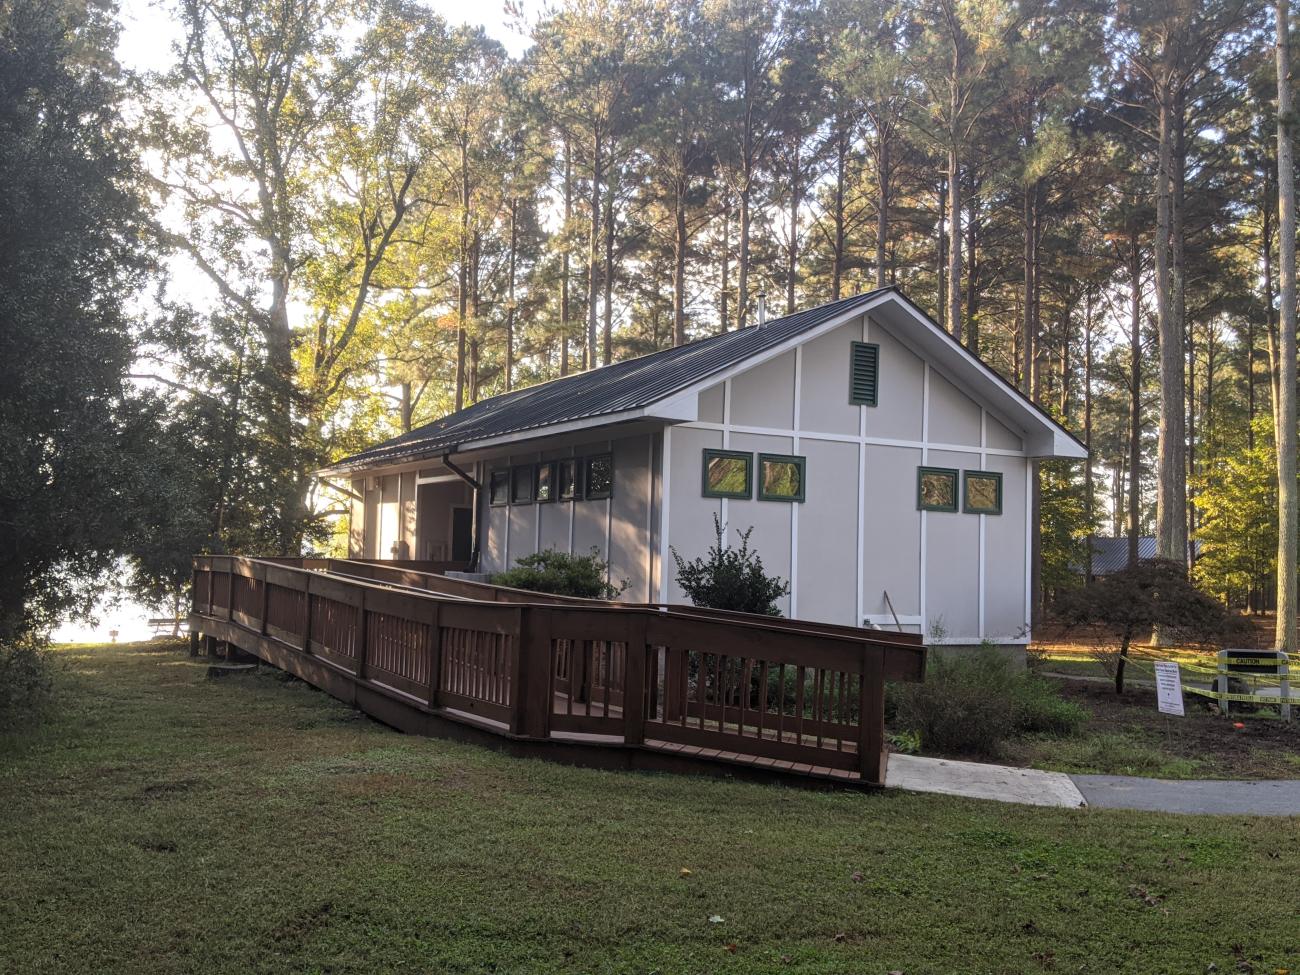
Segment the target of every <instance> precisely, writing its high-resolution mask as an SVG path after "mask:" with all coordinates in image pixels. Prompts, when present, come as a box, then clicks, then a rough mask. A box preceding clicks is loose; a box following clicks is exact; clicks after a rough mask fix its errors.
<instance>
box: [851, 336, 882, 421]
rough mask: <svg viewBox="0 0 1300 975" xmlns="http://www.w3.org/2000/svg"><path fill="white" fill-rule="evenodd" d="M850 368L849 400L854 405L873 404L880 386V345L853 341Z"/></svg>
mask: <svg viewBox="0 0 1300 975" xmlns="http://www.w3.org/2000/svg"><path fill="white" fill-rule="evenodd" d="M850 368H851V369H852V374H851V375H850V377H849V402H850V403H852V404H853V405H854V406H875V405H876V394H877V392H878V391H879V388H880V384H879V377H880V346H878V345H875V344H873V343H871V342H854V343H853V355H852V361H851V365H850Z"/></svg>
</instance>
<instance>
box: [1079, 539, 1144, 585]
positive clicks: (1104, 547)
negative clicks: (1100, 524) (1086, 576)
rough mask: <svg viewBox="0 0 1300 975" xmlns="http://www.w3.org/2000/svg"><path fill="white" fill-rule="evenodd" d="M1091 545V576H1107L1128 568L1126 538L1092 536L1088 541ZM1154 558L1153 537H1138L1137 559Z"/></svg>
mask: <svg viewBox="0 0 1300 975" xmlns="http://www.w3.org/2000/svg"><path fill="white" fill-rule="evenodd" d="M1088 541H1089V544H1091V545H1092V574H1093V575H1095V576H1104V575H1109V574H1110V573H1112V572H1118V571H1119V570H1120V569H1125V568H1128V536H1127V535H1121V536H1119V537H1118V538H1111V537H1109V536H1106V535H1093V536H1092V537H1091V538H1090V539H1089V540H1088ZM1155 557H1156V540H1155V536H1154V535H1141V536H1139V537H1138V558H1139V559H1154V558H1155Z"/></svg>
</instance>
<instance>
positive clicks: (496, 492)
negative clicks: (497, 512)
mask: <svg viewBox="0 0 1300 975" xmlns="http://www.w3.org/2000/svg"><path fill="white" fill-rule="evenodd" d="M488 503H489V504H491V505H492V506H493V507H494V508H499V507H501V505H503V504H509V503H510V471H509V470H499V471H493V472H492V473H491V474H489V475H488Z"/></svg>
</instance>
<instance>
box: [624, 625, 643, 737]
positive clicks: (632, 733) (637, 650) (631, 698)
mask: <svg viewBox="0 0 1300 975" xmlns="http://www.w3.org/2000/svg"><path fill="white" fill-rule="evenodd" d="M634 612H635V611H634ZM627 631H628V633H627V644H626V648H627V649H626V650H625V651H624V660H623V741H624V743H625V744H628V745H639V744H641V743H642V742H643V741H645V702H646V681H645V677H646V654H647V652H648V650H647V647H646V620H645V616H643V615H642V614H641V613H640V612H636V615H635V616H632V617H631V618H630V619H629V620H628V627H627Z"/></svg>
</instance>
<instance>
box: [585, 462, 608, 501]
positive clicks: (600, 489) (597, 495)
mask: <svg viewBox="0 0 1300 975" xmlns="http://www.w3.org/2000/svg"><path fill="white" fill-rule="evenodd" d="M584 466H585V467H586V477H585V478H584V479H585V480H586V482H587V493H586V498H587V500H588V501H601V500H603V499H605V498H610V497H613V496H614V455H613V454H593V455H592V456H591V457H588V458H587V463H586V464H585V465H584Z"/></svg>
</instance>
